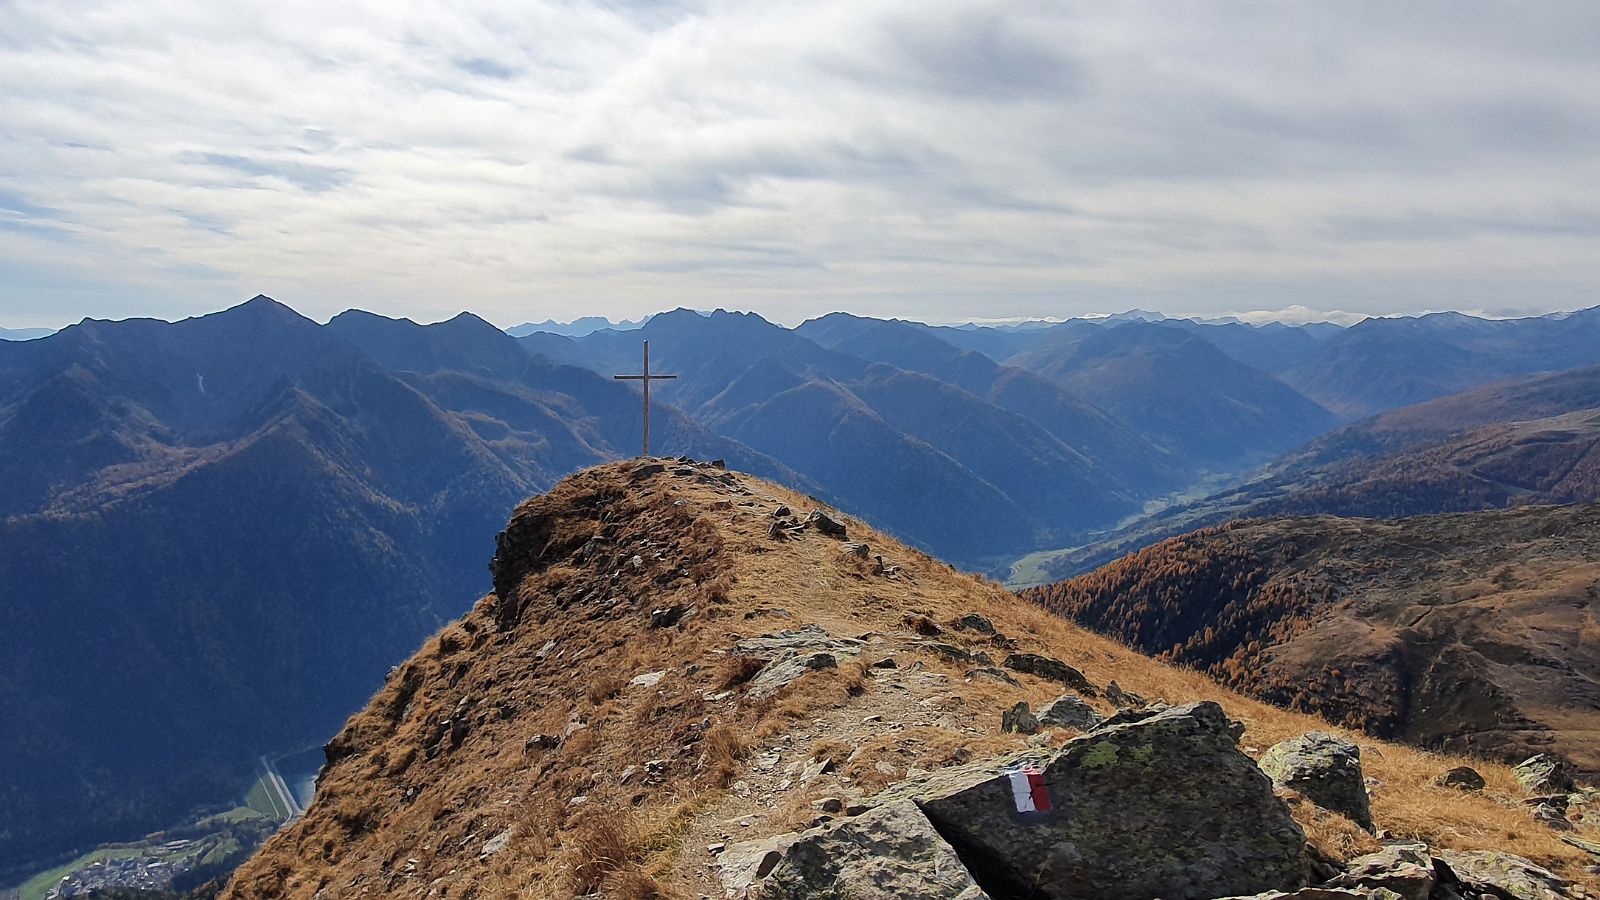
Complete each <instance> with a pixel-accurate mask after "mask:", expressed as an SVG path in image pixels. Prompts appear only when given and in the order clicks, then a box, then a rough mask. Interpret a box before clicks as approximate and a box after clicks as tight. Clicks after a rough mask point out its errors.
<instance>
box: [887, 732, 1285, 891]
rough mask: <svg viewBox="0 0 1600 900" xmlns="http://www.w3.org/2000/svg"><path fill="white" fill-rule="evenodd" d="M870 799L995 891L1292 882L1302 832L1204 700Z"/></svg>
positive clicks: (1247, 886) (1252, 886)
mask: <svg viewBox="0 0 1600 900" xmlns="http://www.w3.org/2000/svg"><path fill="white" fill-rule="evenodd" d="M1027 765H1032V766H1034V767H1036V768H1037V770H1038V773H1039V777H1038V781H1039V784H1038V785H1037V787H1036V788H1033V790H1034V791H1035V792H1036V793H1034V794H1030V795H1029V797H1028V798H1027V801H1026V802H1027V803H1028V804H1031V805H1032V806H1035V807H1036V808H1037V811H1029V812H1019V811H1018V808H1019V805H1022V804H1023V802H1024V801H1023V800H1022V799H1021V798H1020V797H1019V794H1018V791H1019V790H1023V788H1019V787H1018V785H1017V782H1016V780H1015V779H1013V777H1012V773H1013V772H1015V771H1018V770H1019V769H1020V768H1021V767H1023V766H1027ZM1023 784H1024V785H1028V784H1030V782H1029V781H1028V780H1027V779H1023ZM880 798H881V802H885V803H888V802H894V801H896V800H903V799H912V800H915V801H916V802H917V804H918V806H919V807H921V809H922V810H923V812H924V813H925V814H926V815H927V816H928V818H929V820H930V821H932V822H933V824H934V826H935V827H936V828H937V829H938V830H939V832H940V833H941V834H943V835H944V836H945V838H946V839H947V840H948V841H950V843H951V844H952V845H953V846H954V847H955V848H956V850H957V851H958V852H959V853H960V856H961V858H962V859H963V860H964V861H965V862H966V864H967V866H968V868H969V869H970V870H971V871H972V872H973V874H974V875H975V876H976V877H977V879H978V881H979V882H980V883H981V884H983V885H984V886H985V887H986V888H987V889H988V890H989V891H990V892H991V893H993V894H995V895H997V896H999V895H1007V896H1012V895H1014V896H1029V897H1039V898H1045V900H1050V898H1083V897H1095V898H1104V900H1146V898H1149V897H1165V898H1169V900H1186V898H1195V900H1199V898H1212V897H1223V896H1228V895H1235V894H1252V893H1258V892H1261V891H1267V890H1295V889H1297V888H1300V887H1302V886H1304V885H1305V884H1306V877H1307V870H1306V860H1305V857H1304V845H1305V835H1304V834H1303V833H1302V832H1301V830H1300V827H1299V826H1298V825H1296V824H1295V822H1294V820H1293V819H1292V818H1291V817H1290V815H1289V812H1288V809H1287V808H1286V807H1285V805H1284V804H1283V802H1282V801H1281V800H1279V799H1278V798H1277V797H1276V796H1275V795H1274V794H1273V792H1272V785H1271V782H1270V781H1269V780H1268V779H1267V778H1266V776H1264V775H1263V774H1262V773H1261V771H1260V770H1259V769H1257V768H1256V765H1255V763H1253V762H1251V760H1250V758H1249V757H1247V756H1245V755H1244V754H1243V753H1241V752H1240V751H1239V749H1238V746H1237V744H1236V742H1235V738H1234V736H1233V734H1232V733H1231V723H1230V722H1229V721H1228V718H1227V716H1225V715H1224V714H1223V712H1222V709H1221V708H1220V707H1218V706H1217V705H1216V704H1215V703H1211V702H1203V703H1196V704H1192V705H1189V706H1181V707H1173V708H1170V709H1166V710H1162V711H1159V712H1156V713H1154V714H1152V715H1150V716H1149V717H1147V718H1144V719H1143V720H1141V721H1137V722H1130V723H1126V724H1121V725H1114V726H1109V727H1102V728H1100V729H1097V730H1096V731H1094V732H1093V733H1091V734H1087V735H1083V736H1081V737H1077V738H1074V739H1073V740H1071V741H1068V742H1067V743H1066V744H1065V745H1063V746H1062V747H1061V748H1060V750H1059V751H1055V752H1052V751H1048V750H1035V751H1027V752H1023V753H1018V754H1011V755H1009V756H1005V757H1001V758H999V759H995V760H988V761H985V762H982V763H973V764H968V765H966V766H961V767H956V768H953V769H947V770H944V771H941V772H939V773H936V774H934V775H933V776H930V777H929V778H927V779H925V780H921V781H918V782H907V783H902V784H901V785H897V786H895V787H893V788H890V789H889V790H888V791H886V792H885V793H884V794H883V795H880Z"/></svg>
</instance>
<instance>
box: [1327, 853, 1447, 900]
mask: <svg viewBox="0 0 1600 900" xmlns="http://www.w3.org/2000/svg"><path fill="white" fill-rule="evenodd" d="M1437 881H1438V878H1437V875H1436V873H1435V871H1434V866H1433V857H1432V856H1430V855H1429V853H1428V848H1427V847H1426V846H1424V845H1422V844H1391V845H1390V846H1388V847H1385V848H1383V849H1382V850H1380V851H1378V852H1377V853H1369V854H1367V855H1366V856H1361V857H1357V858H1356V859H1352V860H1351V861H1350V862H1348V863H1346V864H1345V867H1344V873H1343V874H1341V875H1339V876H1338V877H1336V878H1334V879H1333V880H1332V881H1329V882H1327V883H1326V885H1325V886H1326V887H1337V888H1349V889H1352V890H1363V889H1364V890H1373V889H1377V888H1382V889H1384V890H1389V891H1393V892H1395V893H1396V894H1399V895H1400V896H1401V897H1402V898H1404V900H1428V897H1429V896H1430V895H1431V894H1432V893H1433V886H1434V884H1435V883H1436V882H1437Z"/></svg>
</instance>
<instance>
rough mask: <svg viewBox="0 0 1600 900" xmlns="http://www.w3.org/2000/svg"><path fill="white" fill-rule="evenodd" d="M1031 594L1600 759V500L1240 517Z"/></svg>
mask: <svg viewBox="0 0 1600 900" xmlns="http://www.w3.org/2000/svg"><path fill="white" fill-rule="evenodd" d="M1024 596H1026V597H1027V598H1028V599H1030V600H1032V601H1034V602H1036V603H1039V604H1040V605H1042V606H1044V607H1046V608H1047V609H1050V610H1052V611H1055V612H1059V613H1061V614H1062V615H1065V616H1067V617H1070V618H1072V619H1073V620H1075V621H1077V622H1079V623H1081V624H1083V625H1086V626H1088V627H1090V628H1093V629H1095V630H1097V631H1101V632H1103V633H1105V634H1109V635H1113V636H1115V637H1117V638H1118V639H1120V640H1123V641H1126V642H1127V643H1129V644H1130V645H1132V646H1134V647H1137V648H1139V649H1141V650H1143V651H1145V652H1147V653H1152V654H1156V655H1158V656H1159V658H1161V659H1163V660H1166V661H1169V662H1175V663H1178V664H1180V665H1184V666H1193V667H1195V668H1198V669H1201V670H1203V671H1205V672H1207V673H1209V674H1211V675H1212V676H1214V677H1215V678H1217V679H1218V680H1219V681H1221V682H1223V683H1224V684H1227V685H1229V686H1232V687H1234V688H1237V689H1239V690H1242V691H1245V692H1248V693H1251V694H1254V695H1256V696H1258V697H1262V698H1264V699H1267V700H1270V701H1273V702H1275V703H1280V704H1284V705H1286V706H1289V707H1290V708H1293V709H1298V710H1304V711H1307V712H1316V713H1321V714H1322V715H1325V716H1327V717H1328V718H1330V719H1332V720H1333V721H1336V722H1339V723H1341V724H1344V725H1347V726H1350V727H1352V728H1360V729H1364V730H1366V731H1367V732H1369V733H1372V734H1375V735H1379V736H1383V737H1389V738H1394V739H1399V740H1405V741H1408V742H1412V743H1416V744H1420V745H1422V746H1427V747H1436V748H1442V749H1449V750H1455V751H1460V752H1472V753H1476V754H1481V755H1489V756H1494V757H1497V758H1500V759H1507V760H1516V759H1521V758H1524V757H1526V756H1528V755H1530V754H1532V753H1535V752H1541V751H1544V750H1551V749H1553V750H1555V751H1557V752H1560V753H1562V754H1564V755H1566V756H1568V757H1570V758H1571V759H1572V760H1573V761H1574V762H1575V763H1577V765H1578V766H1579V767H1580V768H1582V769H1584V770H1586V771H1588V772H1591V773H1592V772H1596V771H1600V621H1597V617H1600V505H1593V504H1591V505H1585V506H1565V507H1530V508H1523V509H1517V510H1510V511H1494V512H1482V513H1463V514H1454V515H1442V516H1418V517H1414V518H1409V519H1398V520H1392V521H1373V520H1365V519H1341V518H1335V517H1331V516H1319V517H1312V518H1287V519H1270V520H1252V521H1245V522H1238V523H1233V524H1230V525H1227V526H1222V527H1219V528H1208V529H1202V530H1200V531H1195V532H1192V533H1190V534H1186V535H1183V536H1180V537H1176V538H1171V539H1169V540H1166V541H1163V542H1161V543H1159V544H1156V545H1154V546H1152V547H1148V548H1146V549H1144V550H1142V551H1140V552H1138V553H1134V554H1131V555H1129V556H1126V557H1124V558H1122V559H1120V560H1118V561H1116V562H1114V563H1111V564H1109V565H1107V566H1104V567H1102V568H1101V569H1098V570H1096V571H1094V572H1091V573H1089V574H1087V575H1082V576H1079V577H1078V578H1074V579H1071V580H1068V581H1063V582H1059V583H1056V584H1053V585H1047V586H1044V587H1041V588H1034V589H1030V590H1028V591H1025V592H1024Z"/></svg>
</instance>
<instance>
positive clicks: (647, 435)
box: [611, 341, 678, 456]
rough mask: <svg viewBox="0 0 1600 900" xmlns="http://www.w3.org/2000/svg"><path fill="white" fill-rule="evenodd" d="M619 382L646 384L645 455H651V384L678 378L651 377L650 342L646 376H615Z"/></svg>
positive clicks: (647, 343)
mask: <svg viewBox="0 0 1600 900" xmlns="http://www.w3.org/2000/svg"><path fill="white" fill-rule="evenodd" d="M611 377H612V378H615V379H616V380H618V381H638V382H642V383H643V384H644V455H645V456H649V455H650V382H652V381H668V380H671V379H673V378H677V377H678V376H676V375H651V374H650V342H649V341H645V342H644V374H643V375H613V376H611Z"/></svg>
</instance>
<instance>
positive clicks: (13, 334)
mask: <svg viewBox="0 0 1600 900" xmlns="http://www.w3.org/2000/svg"><path fill="white" fill-rule="evenodd" d="M55 333H56V330H55V329H54V328H0V341H32V340H37V339H38V338H42V337H49V336H50V335H52V334H55Z"/></svg>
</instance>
